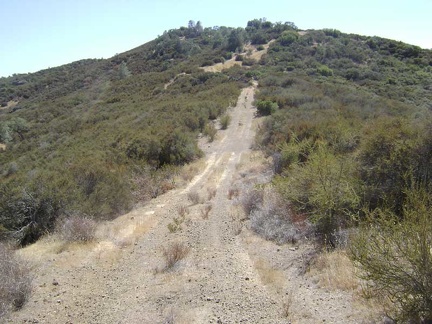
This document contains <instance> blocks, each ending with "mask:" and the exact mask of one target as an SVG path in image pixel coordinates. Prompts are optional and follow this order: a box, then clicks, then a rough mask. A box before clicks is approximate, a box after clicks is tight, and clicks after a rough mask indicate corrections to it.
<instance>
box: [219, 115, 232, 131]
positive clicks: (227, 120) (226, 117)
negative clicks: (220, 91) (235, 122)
mask: <svg viewBox="0 0 432 324" xmlns="http://www.w3.org/2000/svg"><path fill="white" fill-rule="evenodd" d="M230 123H231V116H230V115H228V114H225V115H223V116H222V117H221V118H220V124H221V129H227V128H228V126H229V124H230Z"/></svg>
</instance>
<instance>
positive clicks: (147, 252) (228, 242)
mask: <svg viewBox="0 0 432 324" xmlns="http://www.w3.org/2000/svg"><path fill="white" fill-rule="evenodd" d="M254 89H255V88H254V87H249V88H246V89H243V91H242V93H241V95H240V97H239V100H238V103H237V105H236V107H233V108H230V109H229V113H230V115H231V117H232V122H231V125H230V126H229V127H228V129H227V130H224V131H220V132H219V134H218V139H217V140H216V141H215V142H213V143H203V144H202V149H203V151H204V152H205V153H206V159H207V160H206V163H207V165H206V167H205V168H204V170H203V171H202V173H201V174H199V175H197V176H196V177H195V178H194V179H193V180H192V181H191V183H190V184H189V185H188V186H187V187H186V188H183V189H177V190H173V191H171V192H168V193H167V194H164V195H162V196H160V197H158V198H156V199H154V200H152V201H150V202H149V203H148V204H147V205H146V206H144V207H141V208H139V209H136V210H134V211H132V212H131V213H129V214H127V215H124V216H122V217H119V218H118V219H116V220H114V221H113V222H112V223H111V224H107V225H106V226H107V229H106V231H107V233H111V232H113V233H114V232H115V235H111V236H110V235H107V236H106V237H107V239H105V240H101V241H99V242H98V243H97V244H95V245H94V246H91V245H90V246H88V247H82V248H81V247H79V248H78V247H76V248H73V247H72V248H69V249H67V250H65V251H61V252H57V251H56V252H53V251H54V248H53V247H52V244H51V243H43V242H41V243H38V244H39V245H38V244H35V246H34V247H30V248H29V249H27V250H26V249H24V250H23V255H24V256H27V258H28V259H30V260H32V262H33V263H34V264H35V269H36V271H37V274H36V279H35V281H36V288H35V290H34V294H33V296H32V298H31V300H30V301H29V303H28V304H27V305H26V306H25V307H24V308H23V309H22V310H21V311H20V312H17V313H14V314H13V315H12V318H11V319H10V321H11V322H14V323H15V322H18V323H20V322H21V323H24V322H38V323H242V322H245V323H246V322H247V323H286V319H285V320H284V319H283V318H282V315H281V313H282V312H281V305H280V301H279V300H278V298H277V297H275V296H274V295H272V293H271V292H270V291H268V290H267V289H266V288H265V286H264V285H263V284H262V283H261V281H260V278H259V275H258V273H257V272H256V270H255V268H254V266H253V262H252V261H251V259H250V257H249V254H248V252H247V250H246V246H245V245H244V242H242V240H241V239H240V237H239V236H238V235H237V234H238V228H236V226H235V225H236V224H235V223H234V221H233V219H232V217H231V215H230V209H231V206H232V204H233V202H232V201H231V200H229V199H228V191H229V189H230V186H231V183H232V180H233V178H234V177H235V176H236V173H237V168H236V166H237V165H238V163H239V162H240V160H241V157H242V155H244V154H245V153H249V152H250V146H251V144H252V140H253V136H254V134H253V131H252V124H253V118H254V114H255V109H254V108H253V107H252V101H253V97H254ZM190 193H197V194H198V195H199V196H200V202H199V203H198V204H194V205H193V204H191V202H190V200H188V195H190ZM185 206H187V209H188V211H189V214H188V215H187V217H186V219H185V221H184V223H182V224H181V228H182V229H181V230H180V231H176V232H175V233H170V231H169V230H168V227H169V224H172V222H173V219H174V218H175V217H177V216H178V210H179V208H181V207H185ZM207 206H211V207H207ZM205 208H211V210H210V212H209V215H208V217H203V216H202V215H203V213H202V211H203V210H204V209H205ZM114 229H116V230H115V231H114ZM173 242H181V243H182V244H185V245H187V246H188V247H189V251H190V252H189V254H188V255H187V256H186V257H185V258H184V259H183V260H181V261H180V262H178V263H177V264H176V265H175V266H174V267H173V268H172V269H170V270H168V271H166V270H164V269H163V267H164V259H163V253H162V251H163V249H164V248H167V247H168V246H170V244H171V243H173ZM44 244H45V245H44ZM50 244H51V245H50ZM38 249H39V250H43V251H44V253H45V254H44V257H36V255H37V253H36V251H39V250H38ZM50 253H51V254H50ZM54 279H55V282H56V283H57V284H56V285H53V284H52V282H53V280H54Z"/></svg>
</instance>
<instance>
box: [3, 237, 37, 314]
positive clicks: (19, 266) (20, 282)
mask: <svg viewBox="0 0 432 324" xmlns="http://www.w3.org/2000/svg"><path fill="white" fill-rule="evenodd" d="M31 292H32V276H31V274H30V269H29V267H28V266H27V265H26V264H25V263H24V262H23V261H22V260H20V259H19V258H18V257H16V256H15V253H14V251H13V250H12V249H11V248H10V247H9V246H7V245H6V244H4V243H1V244H0V320H1V319H2V317H4V316H5V315H7V313H9V312H10V311H14V310H18V309H20V308H21V307H22V306H23V305H24V304H25V303H26V302H27V300H28V299H29V298H30V295H31Z"/></svg>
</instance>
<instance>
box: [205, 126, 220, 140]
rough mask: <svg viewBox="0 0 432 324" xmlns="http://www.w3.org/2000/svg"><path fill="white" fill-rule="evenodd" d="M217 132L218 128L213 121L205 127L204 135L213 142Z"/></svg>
mask: <svg viewBox="0 0 432 324" xmlns="http://www.w3.org/2000/svg"><path fill="white" fill-rule="evenodd" d="M216 134H217V129H216V127H215V126H214V124H213V123H208V124H207V125H206V127H205V128H204V135H205V136H207V137H208V139H209V142H213V141H214V139H215V137H216Z"/></svg>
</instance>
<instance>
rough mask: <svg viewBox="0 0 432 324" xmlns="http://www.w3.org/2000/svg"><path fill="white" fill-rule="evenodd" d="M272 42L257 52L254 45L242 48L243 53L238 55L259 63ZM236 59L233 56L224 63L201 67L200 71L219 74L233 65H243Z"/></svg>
mask: <svg viewBox="0 0 432 324" xmlns="http://www.w3.org/2000/svg"><path fill="white" fill-rule="evenodd" d="M272 42H274V40H271V41H270V42H268V43H267V44H264V45H263V47H264V49H263V50H261V51H258V50H257V46H256V45H251V44H248V45H246V46H245V47H244V49H245V51H244V52H243V53H240V54H239V55H245V56H247V57H249V58H252V59H254V60H256V61H259V60H260V59H261V57H262V56H263V55H264V54H266V53H267V50H268V48H269V46H270V44H271V43H272ZM248 53H250V54H248ZM236 57H237V55H233V57H232V58H231V59H229V60H226V61H225V62H224V63H216V64H214V65H211V66H204V67H201V69H203V70H204V71H205V72H221V71H223V70H226V69H229V68H231V67H233V66H234V65H240V66H242V65H243V63H242V62H241V61H236Z"/></svg>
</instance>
